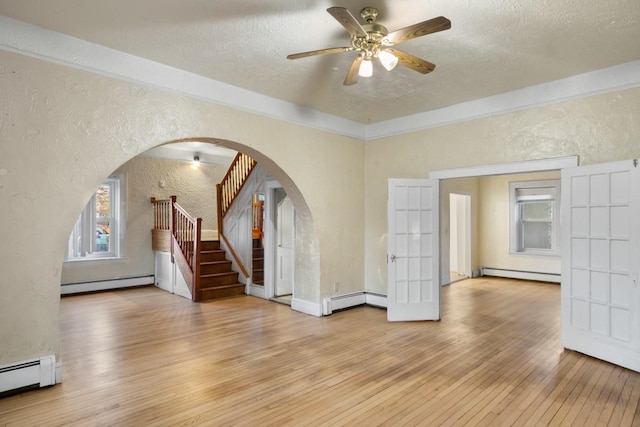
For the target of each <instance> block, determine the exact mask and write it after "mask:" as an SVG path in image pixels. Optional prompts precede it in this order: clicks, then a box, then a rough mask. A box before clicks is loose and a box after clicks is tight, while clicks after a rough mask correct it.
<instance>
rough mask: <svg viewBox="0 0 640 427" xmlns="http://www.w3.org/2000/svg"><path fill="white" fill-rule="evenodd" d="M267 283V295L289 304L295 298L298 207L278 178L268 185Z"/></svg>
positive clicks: (266, 225) (265, 282) (266, 218)
mask: <svg viewBox="0 0 640 427" xmlns="http://www.w3.org/2000/svg"><path fill="white" fill-rule="evenodd" d="M265 190H266V191H265V239H264V247H265V250H264V274H265V276H264V284H265V293H266V297H267V298H269V299H271V300H273V301H276V302H279V303H283V304H287V305H291V301H292V299H293V298H294V286H293V283H294V272H295V269H294V266H295V235H296V224H295V222H296V221H295V218H296V214H295V207H294V205H293V202H292V200H291V198H290V197H289V195H288V194H287V192H286V191H285V189H284V188H282V186H280V185H279V184H278V183H277V182H275V181H273V182H269V183H266V185H265Z"/></svg>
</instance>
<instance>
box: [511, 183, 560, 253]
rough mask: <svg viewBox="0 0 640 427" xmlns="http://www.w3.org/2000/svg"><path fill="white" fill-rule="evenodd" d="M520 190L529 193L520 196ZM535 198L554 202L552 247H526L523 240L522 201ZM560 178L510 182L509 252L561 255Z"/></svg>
mask: <svg viewBox="0 0 640 427" xmlns="http://www.w3.org/2000/svg"><path fill="white" fill-rule="evenodd" d="M520 190H524V191H522V192H525V193H528V194H526V195H523V196H520V195H519V194H518V193H520V192H521V191H520ZM535 200H550V201H552V202H553V208H552V213H551V215H552V219H551V227H552V232H551V249H542V248H526V247H524V246H523V242H522V240H523V239H522V237H521V236H522V221H521V220H520V206H521V203H524V202H530V201H535ZM560 202H561V198H560V180H559V179H553V180H544V181H520V182H510V183H509V253H510V254H512V255H526V256H529V255H531V256H550V257H559V256H560Z"/></svg>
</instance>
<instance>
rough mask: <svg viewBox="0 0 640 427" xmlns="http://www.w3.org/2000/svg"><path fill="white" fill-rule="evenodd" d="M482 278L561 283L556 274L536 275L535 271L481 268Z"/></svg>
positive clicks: (559, 277) (558, 275)
mask: <svg viewBox="0 0 640 427" xmlns="http://www.w3.org/2000/svg"><path fill="white" fill-rule="evenodd" d="M482 275H483V276H496V277H506V278H509V279H523V280H538V281H541V282H554V283H560V282H561V275H560V274H557V273H537V272H535V271H521V270H508V269H503V268H491V267H482Z"/></svg>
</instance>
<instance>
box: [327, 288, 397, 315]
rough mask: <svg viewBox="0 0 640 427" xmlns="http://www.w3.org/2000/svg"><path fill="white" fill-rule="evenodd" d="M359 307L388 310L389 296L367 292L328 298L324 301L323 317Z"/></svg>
mask: <svg viewBox="0 0 640 427" xmlns="http://www.w3.org/2000/svg"><path fill="white" fill-rule="evenodd" d="M359 305H371V306H374V307H382V308H387V296H386V295H381V294H376V293H373V292H367V291H365V292H353V293H350V294H344V295H334V296H332V297H327V298H324V299H323V300H322V315H323V316H328V315H330V314H331V313H333V312H334V311H338V310H344V309H347V308H352V307H357V306H359Z"/></svg>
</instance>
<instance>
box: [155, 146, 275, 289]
mask: <svg viewBox="0 0 640 427" xmlns="http://www.w3.org/2000/svg"><path fill="white" fill-rule="evenodd" d="M255 165H256V161H255V160H253V159H252V158H251V157H249V156H247V155H245V154H242V153H238V155H237V156H236V157H235V159H234V160H233V162H232V163H231V166H229V170H228V171H227V174H226V175H225V177H224V178H223V180H222V182H220V184H217V185H216V193H217V194H216V200H217V209H218V236H219V238H220V239H221V240H223V242H224V247H226V248H227V249H228V250H229V255H230V257H231V258H233V259H234V260H235V263H236V265H237V267H238V268H239V269H240V271H241V272H242V274H243V277H245V278H247V279H250V277H251V275H250V273H249V271H247V269H246V267H245V266H244V264H243V263H242V259H241V258H240V257H238V255H237V254H236V252H235V251H234V249H233V247H232V245H231V243H230V242H229V240H227V238H226V237H225V235H224V233H223V229H222V226H223V221H222V220H223V218H224V216H225V214H226V213H227V212H228V210H229V208H230V207H231V204H232V203H233V201H234V200H235V199H236V197H237V196H238V193H239V192H240V190H241V189H242V187H243V186H244V184H245V182H246V180H247V178H248V177H249V175H250V174H251V171H252V170H253V168H254V167H255ZM151 203H152V204H153V205H154V211H153V216H154V225H153V229H152V230H151V245H152V248H153V250H160V251H167V252H170V253H171V262H172V263H176V264H177V266H178V268H179V269H180V272H181V273H182V276H183V277H184V280H185V283H186V284H187V286H188V287H189V291H190V293H191V298H192V300H193V301H203V300H209V299H216V298H225V297H230V296H236V295H242V294H244V290H245V285H244V284H242V283H240V282H239V280H238V275H239V273H238V272H235V271H234V270H233V269H232V261H229V260H227V259H226V254H225V251H224V250H223V249H221V245H220V241H219V240H202V218H193V217H192V216H191V215H189V213H188V212H187V211H185V210H184V208H182V207H181V206H180V205H179V204H178V203H176V196H171V197H170V198H169V199H166V200H157V199H156V198H155V197H152V198H151ZM261 207H262V205H261V204H260V208H261ZM256 212H257V211H256V206H254V215H256ZM259 216H260V218H261V217H262V211H261V210H260V211H259ZM254 228H255V226H254ZM258 242H260V239H258ZM260 247H262V246H261V244H260ZM262 256H263V255H261V256H260V258H262ZM258 262H259V261H258ZM258 265H259V267H258V271H259V273H258V274H259V280H260V283H263V280H264V272H263V268H264V261H262V263H261V264H258Z"/></svg>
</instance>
